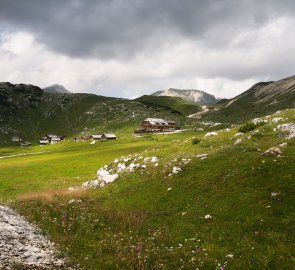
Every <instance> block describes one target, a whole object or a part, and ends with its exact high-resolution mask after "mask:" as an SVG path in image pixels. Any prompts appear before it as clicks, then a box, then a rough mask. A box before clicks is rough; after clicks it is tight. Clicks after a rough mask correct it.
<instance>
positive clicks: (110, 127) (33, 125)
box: [0, 83, 192, 143]
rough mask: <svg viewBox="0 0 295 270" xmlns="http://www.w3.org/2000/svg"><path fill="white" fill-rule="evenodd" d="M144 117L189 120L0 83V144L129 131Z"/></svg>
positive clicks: (160, 110)
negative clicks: (47, 136) (52, 136)
mask: <svg viewBox="0 0 295 270" xmlns="http://www.w3.org/2000/svg"><path fill="white" fill-rule="evenodd" d="M147 117H155V118H166V119H170V120H174V121H176V122H177V123H178V124H179V125H180V126H182V127H183V126H186V125H187V124H188V123H191V121H192V120H191V119H187V118H186V117H184V116H183V115H182V114H180V113H179V112H176V111H173V110H171V109H167V108H164V107H162V106H153V107H149V106H146V105H144V104H142V103H140V102H138V101H133V100H126V99H120V98H110V97H103V96H97V95H93V94H63V93H62V94H61V93H46V92H44V91H43V90H42V89H41V88H39V87H37V86H33V85H25V84H17V85H14V84H11V83H0V143H5V142H10V141H11V137H12V136H21V137H23V138H24V139H25V140H35V142H36V139H37V138H39V137H40V136H42V135H44V134H49V133H51V134H52V133H56V134H59V135H67V136H71V135H76V134H89V133H90V134H91V133H95V132H103V131H122V130H128V129H129V130H130V129H131V130H132V128H136V127H138V125H139V124H140V123H141V121H143V120H144V119H145V118H147Z"/></svg>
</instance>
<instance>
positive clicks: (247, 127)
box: [238, 121, 265, 133]
mask: <svg viewBox="0 0 295 270" xmlns="http://www.w3.org/2000/svg"><path fill="white" fill-rule="evenodd" d="M264 124H265V123H264V122H262V121H261V122H257V123H256V124H254V123H252V122H246V123H245V124H244V125H242V126H240V128H239V130H238V131H239V132H242V133H247V132H249V131H251V130H254V129H256V128H257V127H260V126H263V125H264Z"/></svg>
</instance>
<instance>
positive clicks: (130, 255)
mask: <svg viewBox="0 0 295 270" xmlns="http://www.w3.org/2000/svg"><path fill="white" fill-rule="evenodd" d="M274 118H280V119H279V120H277V119H276V120H274V121H273V120H272V119H274ZM265 120H266V121H267V123H265V125H263V126H261V127H258V128H256V129H255V130H252V131H249V132H248V133H246V134H239V136H235V134H236V133H237V132H238V128H239V127H236V128H232V129H225V130H220V131H217V132H216V134H215V133H214V134H212V133H210V136H209V135H208V134H206V133H207V131H201V132H200V131H199V132H196V131H187V132H183V133H179V134H171V135H157V136H155V135H154V136H153V137H152V138H150V137H143V138H132V137H128V136H127V137H125V138H118V140H117V141H109V142H101V143H96V144H94V145H90V144H89V142H79V143H74V142H70V141H66V142H65V143H63V144H60V145H52V146H47V147H42V151H43V153H40V154H38V155H31V156H22V157H11V158H4V159H0V184H1V189H0V198H1V200H2V203H6V204H8V205H10V206H12V207H13V208H15V209H18V211H19V212H20V213H21V214H23V215H25V216H26V217H27V218H28V219H29V220H30V221H32V222H34V223H36V224H38V225H39V226H40V227H41V228H42V229H43V231H44V232H47V233H48V234H49V235H50V237H51V239H52V240H54V241H55V242H56V243H58V244H59V245H60V249H61V251H62V254H63V255H65V256H68V257H69V258H70V259H71V262H72V263H73V265H77V264H79V265H80V267H81V268H83V269H87V270H97V269H221V267H223V268H224V269H293V267H294V259H295V253H294V250H295V249H294V248H295V246H294V243H295V239H294V219H295V211H294V210H295V209H294V206H295V196H294V192H295V185H294V162H295V154H294V153H295V141H294V139H290V140H286V136H287V134H285V133H284V132H282V131H281V130H280V129H278V128H277V126H278V124H283V123H294V122H295V111H294V109H292V110H286V111H284V112H281V113H279V114H276V115H272V116H269V117H267V118H265ZM277 121H279V122H277ZM205 135H206V136H205ZM195 138H198V143H196V144H193V139H195ZM237 139H241V141H240V142H239V143H237V142H236V141H237ZM285 142H287V144H283V146H280V145H282V143H285ZM274 146H275V147H279V148H280V149H281V151H282V154H281V155H280V156H276V157H275V156H263V155H262V153H263V152H264V151H266V150H267V149H269V148H270V147H274ZM1 151H3V153H2V155H6V156H7V155H10V154H13V153H15V151H20V150H19V149H13V148H2V149H1ZM21 151H23V152H25V151H30V152H37V151H40V147H32V148H30V149H29V150H21ZM46 151H49V152H46ZM200 154H203V156H198V155H200ZM205 154H207V157H206V156H204V155H205ZM122 156H124V157H125V158H127V159H126V160H128V157H129V158H130V159H131V160H133V159H134V158H137V160H138V161H137V162H140V163H141V164H145V165H146V168H145V169H138V170H135V171H133V172H128V171H126V172H125V173H122V174H120V177H119V178H118V179H117V180H116V181H115V182H113V183H111V184H108V185H106V186H104V187H101V188H98V189H95V190H82V189H81V188H80V189H76V191H73V192H69V191H68V188H69V187H74V189H71V190H75V187H81V185H82V183H83V182H85V181H88V180H91V179H95V178H96V171H97V170H98V169H99V168H101V167H103V166H104V165H106V164H113V165H109V167H111V166H114V164H115V163H114V160H115V159H117V158H120V157H122ZM140 156H142V157H143V158H144V157H152V156H155V157H157V158H158V164H157V166H156V165H155V163H151V162H146V163H144V162H143V159H140V158H139V157H140ZM174 167H177V168H179V169H180V170H178V169H177V173H172V171H174Z"/></svg>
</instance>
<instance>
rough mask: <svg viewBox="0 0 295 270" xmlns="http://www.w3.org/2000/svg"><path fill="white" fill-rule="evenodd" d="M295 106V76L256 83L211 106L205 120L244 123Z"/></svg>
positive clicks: (204, 116) (204, 117)
mask: <svg viewBox="0 0 295 270" xmlns="http://www.w3.org/2000/svg"><path fill="white" fill-rule="evenodd" d="M294 107H295V76H293V77H289V78H286V79H283V80H279V81H276V82H262V83H258V84H255V85H254V86H253V87H251V88H250V89H249V90H247V91H246V92H244V93H242V94H241V95H238V96H236V97H234V98H232V99H229V100H224V101H221V102H219V103H217V104H215V105H212V106H210V107H209V109H210V110H209V112H208V113H206V114H204V115H203V119H204V120H211V121H216V122H223V123H242V122H244V121H246V120H248V119H251V118H256V117H261V116H265V115H268V114H272V113H274V112H276V111H278V110H284V109H287V108H294Z"/></svg>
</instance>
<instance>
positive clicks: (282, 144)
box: [279, 142, 288, 147]
mask: <svg viewBox="0 0 295 270" xmlns="http://www.w3.org/2000/svg"><path fill="white" fill-rule="evenodd" d="M279 146H280V147H286V146H288V143H286V142H284V143H281V144H280V145H279Z"/></svg>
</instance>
